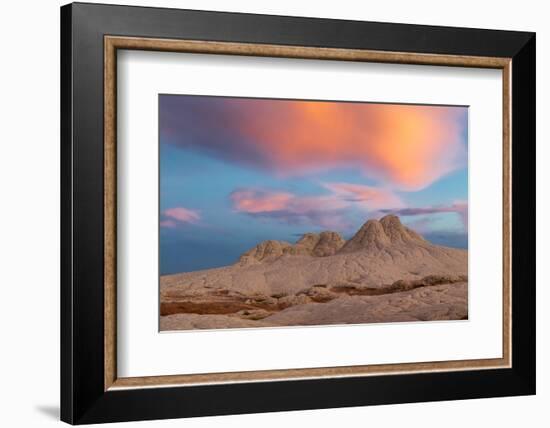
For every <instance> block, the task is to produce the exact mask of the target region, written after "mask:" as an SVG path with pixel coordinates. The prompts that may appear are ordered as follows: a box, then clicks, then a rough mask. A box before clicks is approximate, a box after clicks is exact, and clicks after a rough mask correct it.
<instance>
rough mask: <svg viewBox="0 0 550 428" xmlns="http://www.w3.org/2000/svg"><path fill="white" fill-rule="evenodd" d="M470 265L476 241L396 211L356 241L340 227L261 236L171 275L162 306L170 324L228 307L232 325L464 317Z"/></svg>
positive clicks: (214, 320) (198, 321) (369, 225)
mask: <svg viewBox="0 0 550 428" xmlns="http://www.w3.org/2000/svg"><path fill="white" fill-rule="evenodd" d="M467 274H468V252H467V250H461V249H456V248H448V247H442V246H438V245H434V244H432V243H431V242H429V241H427V240H425V239H424V238H423V237H421V236H420V235H419V234H418V233H416V232H414V231H413V230H411V229H409V228H407V227H406V226H404V225H403V224H402V223H401V221H400V220H399V218H398V217H397V216H394V215H388V216H385V217H383V218H382V219H380V220H379V221H378V220H368V221H367V222H366V223H365V224H363V226H361V228H360V229H359V230H358V231H357V232H356V233H355V235H354V236H353V237H352V238H351V239H349V240H348V241H347V242H346V241H344V239H343V238H342V237H341V236H340V235H339V234H338V233H337V232H331V231H325V232H321V233H306V234H304V235H303V236H302V237H301V238H300V239H299V240H298V241H297V242H296V243H295V244H291V243H289V242H286V241H276V240H269V241H264V242H261V243H260V244H258V245H257V246H255V247H254V248H252V249H251V250H249V251H247V252H246V253H244V254H243V255H242V256H241V257H240V258H239V260H238V261H237V263H235V264H234V265H232V266H225V267H221V268H216V269H207V270H202V271H195V272H188V273H181V274H176V275H166V276H163V277H161V313H163V314H165V316H166V317H170V321H169V322H168V321H167V319H168V318H166V320H165V322H164V324H163V323H162V322H161V326H162V325H166V326H170V327H167V328H170V329H174V326H177V325H181V326H182V327H181V328H193V327H189V326H191V325H194V326H196V327H194V328H208V327H207V326H208V325H212V327H211V328H218V327H219V325H220V324H223V317H229V318H231V319H228V321H227V327H228V328H229V327H232V326H233V327H238V326H249V325H258V326H261V325H263V326H265V325H306V324H308V325H309V324H315V323H317V324H324V323H331V324H334V323H339V322H341V323H346V322H377V320H378V321H392V319H393V320H395V321H399V320H412V319H426V320H428V319H458V318H463V317H465V316H467V289H468V287H467ZM437 293H439V294H437ZM390 294H391V295H392V296H397V295H401V294H403V299H402V300H399V299H398V298H396V297H390ZM443 296H448V298H446V299H447V300H445V301H444V300H442V298H443ZM413 298H414V299H418V305H417V306H415V305H416V303H414V302H412V301H410V299H413ZM342 299H348V300H342ZM349 299H355V300H353V302H355V303H353V305H351V304H349V302H350V301H349ZM407 299H409V300H407ZM346 302H348V303H346ZM395 302H403V304H404V305H405V306H404V307H403V311H405V309H406V311H405V312H403V311H401V310H400V309H399V305H398V307H397V308H395V307H394V306H395V304H396V303H395ZM437 302H439V303H437ZM436 304H437V305H439V306H437V305H436ZM315 305H321V306H318V307H317V306H315ZM430 305H434V306H433V313H432V312H430ZM314 306H315V307H314ZM436 306H437V307H436ZM323 308H324V309H323ZM340 308H341V310H342V314H340V315H339V313H338V310H340ZM415 308H416V309H415ZM306 309H307V310H306ZM436 309H437V310H436ZM329 310H330V311H329ZM365 310H368V311H370V312H368V313H366V312H364V311H365ZM323 311H325V312H323ZM326 311H329V312H326ZM350 311H351V312H350ZM361 311H363V312H361ZM344 312H346V314H344ZM329 313H330V314H331V315H327V314H329ZM285 314H287V315H285ZM186 315H193V316H192V317H190V318H185V316H186ZM197 317H199V318H197ZM200 317H210V318H208V319H210V321H208V320H207V318H200ZM220 317H222V318H220ZM235 317H237V319H235ZM161 318H165V317H161ZM176 320H177V321H176ZM361 320H364V321H361ZM210 322H211V324H209V323H210ZM251 323H252V324H251ZM254 323H257V324H254ZM270 323H271V324H270ZM183 326H188V327H183ZM176 329H177V328H176Z"/></svg>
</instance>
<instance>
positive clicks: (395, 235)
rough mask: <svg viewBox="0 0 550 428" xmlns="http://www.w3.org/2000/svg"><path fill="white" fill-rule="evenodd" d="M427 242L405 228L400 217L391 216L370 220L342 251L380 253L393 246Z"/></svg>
mask: <svg viewBox="0 0 550 428" xmlns="http://www.w3.org/2000/svg"><path fill="white" fill-rule="evenodd" d="M423 242H425V240H424V238H422V237H421V236H420V235H419V234H417V233H416V232H414V231H412V230H410V229H409V228H407V227H405V226H404V225H403V224H402V223H401V220H400V219H399V217H398V216H396V215H393V214H389V215H386V216H384V217H382V218H381V219H380V221H378V220H368V221H367V222H366V223H365V224H363V226H361V228H360V229H359V230H358V231H357V233H356V234H355V235H354V236H353V237H352V238H351V239H350V240H349V241H347V242H346V244H345V245H344V246H343V247H342V249H341V250H340V252H341V253H349V252H355V251H361V250H367V251H380V250H382V249H384V248H387V247H390V246H393V245H400V244H405V245H413V244H420V243H423Z"/></svg>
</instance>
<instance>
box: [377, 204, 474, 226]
mask: <svg viewBox="0 0 550 428" xmlns="http://www.w3.org/2000/svg"><path fill="white" fill-rule="evenodd" d="M380 211H381V212H382V213H384V214H390V213H391V214H395V215H399V216H418V215H427V214H437V213H457V214H458V215H459V217H460V220H461V222H462V225H463V226H464V230H468V202H467V201H455V202H454V203H452V204H451V205H438V206H434V207H417V208H401V209H397V210H392V209H389V210H388V209H384V210H380ZM422 225H424V224H422Z"/></svg>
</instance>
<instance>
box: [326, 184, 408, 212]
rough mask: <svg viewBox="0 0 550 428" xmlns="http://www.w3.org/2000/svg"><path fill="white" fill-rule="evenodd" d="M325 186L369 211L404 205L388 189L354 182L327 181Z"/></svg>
mask: <svg viewBox="0 0 550 428" xmlns="http://www.w3.org/2000/svg"><path fill="white" fill-rule="evenodd" d="M324 186H325V187H326V188H327V189H329V190H331V191H332V192H334V193H335V194H336V195H339V196H340V197H341V198H343V199H345V200H347V201H350V202H357V203H358V204H360V205H362V206H363V207H364V208H365V209H367V210H369V211H374V210H381V209H388V208H401V207H403V206H404V204H403V202H402V201H401V199H399V197H398V196H397V195H395V194H394V193H393V192H391V191H390V190H387V189H380V188H376V187H372V186H365V185H362V184H352V183H325V184H324Z"/></svg>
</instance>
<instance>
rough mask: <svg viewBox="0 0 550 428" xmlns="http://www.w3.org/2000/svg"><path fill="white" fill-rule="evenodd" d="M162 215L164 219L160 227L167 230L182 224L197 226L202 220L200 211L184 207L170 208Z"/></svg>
mask: <svg viewBox="0 0 550 428" xmlns="http://www.w3.org/2000/svg"><path fill="white" fill-rule="evenodd" d="M161 214H162V217H163V219H162V220H161V222H160V226H161V227H165V228H175V227H178V226H179V225H182V224H197V223H198V222H199V221H200V219H201V216H200V213H199V211H197V210H192V209H189V208H184V207H174V208H168V209H166V210H164V211H163V212H162V213H161Z"/></svg>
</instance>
